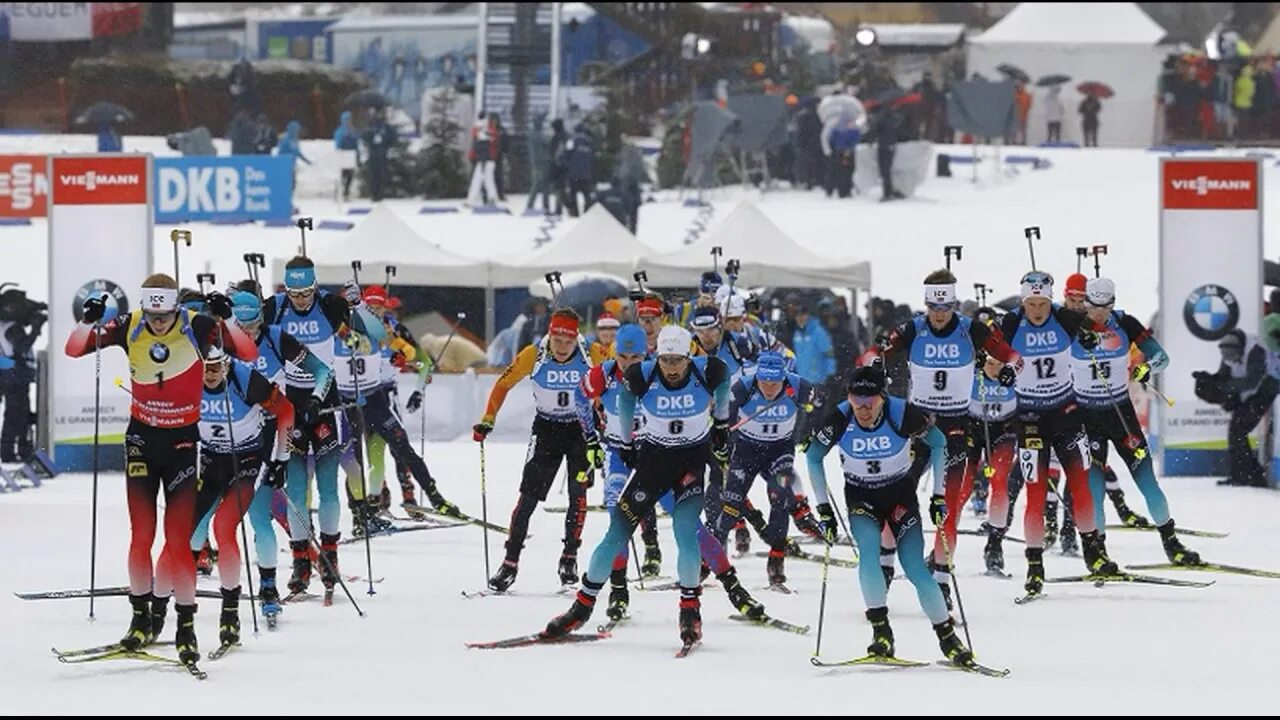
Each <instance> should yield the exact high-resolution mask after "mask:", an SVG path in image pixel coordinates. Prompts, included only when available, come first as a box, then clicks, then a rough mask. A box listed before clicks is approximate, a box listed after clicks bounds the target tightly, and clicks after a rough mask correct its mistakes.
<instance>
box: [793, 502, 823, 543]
mask: <svg viewBox="0 0 1280 720" xmlns="http://www.w3.org/2000/svg"><path fill="white" fill-rule="evenodd" d="M791 519H792V521H793V522H795V524H796V529H797V530H799V531H800V532H802V533H804V534H805V535H808V536H809V537H811V538H815V539H818V540H821V539H822V528H821V527H820V526H819V525H818V520H817V519H816V518H815V517H814V516H813V511H811V510H810V509H809V503H807V502H805V501H803V500H801V501H800V502H799V503H798V504H797V505H796V509H795V510H793V511H792V512H791Z"/></svg>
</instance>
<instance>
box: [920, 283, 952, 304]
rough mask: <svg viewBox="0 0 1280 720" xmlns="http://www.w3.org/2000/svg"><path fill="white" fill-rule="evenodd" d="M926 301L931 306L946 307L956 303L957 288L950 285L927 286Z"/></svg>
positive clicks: (925, 287) (925, 289) (925, 290)
mask: <svg viewBox="0 0 1280 720" xmlns="http://www.w3.org/2000/svg"><path fill="white" fill-rule="evenodd" d="M924 301H925V303H926V304H930V305H946V304H949V303H954V302H955V301H956V286H955V285H954V284H949V285H925V286H924Z"/></svg>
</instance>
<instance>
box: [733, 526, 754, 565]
mask: <svg viewBox="0 0 1280 720" xmlns="http://www.w3.org/2000/svg"><path fill="white" fill-rule="evenodd" d="M733 552H734V553H735V554H736V555H737V557H742V556H743V555H746V554H747V553H749V552H751V531H750V530H748V529H747V526H746V523H739V524H738V525H737V526H736V527H734V528H733Z"/></svg>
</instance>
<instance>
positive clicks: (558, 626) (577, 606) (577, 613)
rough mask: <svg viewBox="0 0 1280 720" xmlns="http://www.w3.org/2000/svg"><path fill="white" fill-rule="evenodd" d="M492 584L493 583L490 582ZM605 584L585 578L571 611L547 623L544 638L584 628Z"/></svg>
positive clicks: (556, 636) (562, 635)
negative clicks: (597, 594)
mask: <svg viewBox="0 0 1280 720" xmlns="http://www.w3.org/2000/svg"><path fill="white" fill-rule="evenodd" d="M490 582H491V583H492V581H490ZM603 586H604V585H603V583H592V582H591V581H590V580H588V579H587V578H586V577H585V576H583V578H582V589H581V590H579V591H578V595H577V597H575V598H574V599H573V605H572V606H571V607H570V608H569V611H568V612H566V613H564V614H563V615H557V616H556V617H554V618H552V620H551V622H549V623H547V628H546V629H545V630H543V631H542V636H543V637H546V638H558V637H564V636H565V635H568V634H569V633H571V632H573V631H574V630H577V629H578V628H580V627H582V625H583V624H584V623H586V622H587V621H588V620H590V619H591V611H592V610H594V609H595V606H596V593H598V592H600V588H602V587H603Z"/></svg>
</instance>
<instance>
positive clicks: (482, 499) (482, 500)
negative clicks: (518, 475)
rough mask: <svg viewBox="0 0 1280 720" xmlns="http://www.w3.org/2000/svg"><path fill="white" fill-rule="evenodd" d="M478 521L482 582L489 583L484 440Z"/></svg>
mask: <svg viewBox="0 0 1280 720" xmlns="http://www.w3.org/2000/svg"><path fill="white" fill-rule="evenodd" d="M480 520H481V522H482V523H483V525H482V527H483V528H484V581H485V584H488V582H489V500H488V497H487V496H486V494H485V483H484V440H481V441H480Z"/></svg>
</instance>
